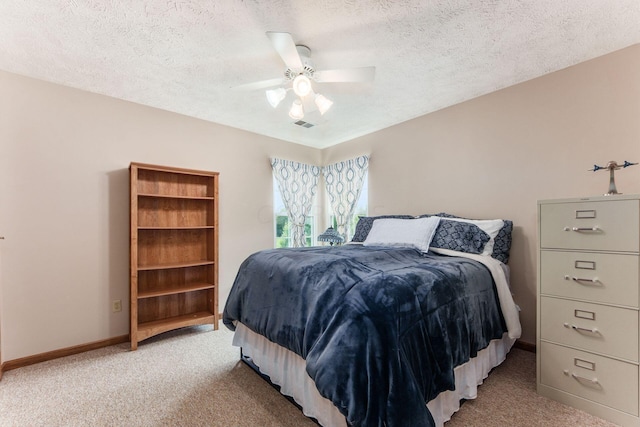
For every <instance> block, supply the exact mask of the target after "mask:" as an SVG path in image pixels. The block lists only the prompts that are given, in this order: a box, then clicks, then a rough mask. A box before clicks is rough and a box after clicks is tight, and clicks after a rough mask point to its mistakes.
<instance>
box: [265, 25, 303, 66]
mask: <svg viewBox="0 0 640 427" xmlns="http://www.w3.org/2000/svg"><path fill="white" fill-rule="evenodd" d="M267 37H269V39H271V43H273V47H274V48H275V49H276V51H277V52H278V54H279V55H280V57H281V58H282V60H283V61H284V63H285V65H286V66H287V67H289V68H291V69H292V70H301V69H302V68H304V67H303V65H302V60H301V59H300V55H299V54H298V50H297V49H296V44H295V43H294V41H293V37H291V34H289V33H277V32H274V31H267Z"/></svg>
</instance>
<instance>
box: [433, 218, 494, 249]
mask: <svg viewBox="0 0 640 427" xmlns="http://www.w3.org/2000/svg"><path fill="white" fill-rule="evenodd" d="M445 219H447V220H449V221H458V222H468V223H471V224H475V225H477V226H478V228H480V229H481V230H482V231H484V232H485V233H487V234H488V235H489V241H488V242H487V244H486V245H484V250H483V251H482V253H481V254H480V255H489V256H491V254H493V246H494V245H495V242H496V236H497V235H498V233H499V232H500V230H501V229H502V226H504V221H503V220H501V219H466V218H450V217H446V218H445Z"/></svg>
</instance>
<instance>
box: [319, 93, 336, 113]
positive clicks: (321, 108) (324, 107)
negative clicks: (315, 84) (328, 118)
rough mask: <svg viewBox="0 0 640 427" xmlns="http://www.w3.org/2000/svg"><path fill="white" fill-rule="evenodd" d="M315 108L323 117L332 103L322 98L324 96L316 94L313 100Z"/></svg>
mask: <svg viewBox="0 0 640 427" xmlns="http://www.w3.org/2000/svg"><path fill="white" fill-rule="evenodd" d="M315 103H316V106H317V107H318V111H320V114H321V115H324V113H326V112H327V111H328V110H329V108H331V106H332V105H333V101H331V100H330V99H327V98H326V97H324V95H320V94H317V95H316V98H315Z"/></svg>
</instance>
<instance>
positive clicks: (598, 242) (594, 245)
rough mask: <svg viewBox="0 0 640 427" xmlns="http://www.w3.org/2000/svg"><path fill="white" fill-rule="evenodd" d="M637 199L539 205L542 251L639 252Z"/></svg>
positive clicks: (639, 222) (639, 227)
mask: <svg viewBox="0 0 640 427" xmlns="http://www.w3.org/2000/svg"><path fill="white" fill-rule="evenodd" d="M639 214H640V210H639V206H638V201H637V200H617V201H616V200H609V201H600V202H578V203H549V204H541V205H540V246H541V247H542V248H558V249H587V250H602V251H619V252H638V249H639V247H640V239H639V238H638V232H639V229H640V216H639Z"/></svg>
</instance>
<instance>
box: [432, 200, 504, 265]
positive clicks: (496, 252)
mask: <svg viewBox="0 0 640 427" xmlns="http://www.w3.org/2000/svg"><path fill="white" fill-rule="evenodd" d="M436 215H437V216H439V217H441V218H462V217H459V216H456V215H452V214H449V213H446V212H440V213H438V214H436ZM424 216H432V215H431V214H425V215H420V217H424ZM463 219H464V218H463ZM466 219H470V218H466ZM502 221H503V222H504V225H503V226H502V228H501V229H500V231H498V234H497V235H496V237H495V238H494V239H493V241H494V243H493V252H492V253H491V257H493V258H495V259H497V260H498V261H502V262H503V263H505V264H506V263H508V262H509V252H510V251H511V233H512V232H513V221H511V220H508V219H503V220H502ZM436 233H437V231H436ZM434 240H435V238H434ZM432 246H433V243H432Z"/></svg>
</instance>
